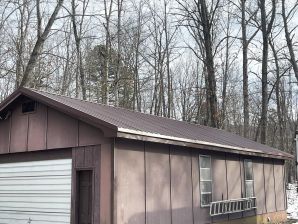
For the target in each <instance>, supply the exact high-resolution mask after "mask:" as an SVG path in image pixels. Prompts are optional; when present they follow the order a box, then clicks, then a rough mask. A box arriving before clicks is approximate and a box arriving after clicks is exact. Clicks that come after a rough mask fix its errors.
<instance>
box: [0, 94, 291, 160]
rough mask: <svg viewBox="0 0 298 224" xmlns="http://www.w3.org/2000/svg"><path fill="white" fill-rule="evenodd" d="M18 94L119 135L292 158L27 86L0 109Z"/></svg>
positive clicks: (224, 135)
mask: <svg viewBox="0 0 298 224" xmlns="http://www.w3.org/2000/svg"><path fill="white" fill-rule="evenodd" d="M20 94H23V95H26V96H28V97H31V98H35V99H36V100H39V101H41V102H43V103H46V104H48V105H50V106H53V107H56V108H57V109H59V108H60V109H62V110H63V112H69V113H70V114H71V115H73V116H78V117H81V116H87V117H88V118H89V120H94V121H96V122H97V123H99V124H101V125H104V126H105V127H107V128H110V129H112V130H115V132H116V134H117V136H119V137H127V136H129V135H134V136H143V137H150V138H159V139H161V140H162V139H163V140H170V141H171V142H185V143H191V144H193V145H195V144H198V145H201V146H204V145H206V146H213V147H217V148H219V149H220V148H225V149H228V150H231V151H233V152H242V154H245V152H247V153H254V154H259V155H260V156H269V157H276V158H278V157H279V158H292V157H293V156H292V155H290V154H288V153H285V152H282V151H280V150H277V149H274V148H272V147H269V146H266V145H263V144H260V143H257V142H254V141H252V140H249V139H246V138H244V137H241V136H239V135H236V134H232V133H229V132H226V131H223V130H219V129H215V128H210V127H206V126H202V125H196V124H191V123H186V122H182V121H177V120H173V119H168V118H163V117H158V116H154V115H149V114H144V113H140V112H135V111H131V110H127V109H123V108H118V107H112V106H106V105H102V104H97V103H92V102H88V101H83V100H79V99H74V98H70V97H66V96H61V95H56V94H52V93H47V92H42V91H37V90H32V89H27V88H20V89H19V90H17V91H16V92H14V93H13V94H12V95H11V96H10V97H8V98H7V99H6V100H5V101H4V102H2V103H1V104H0V111H2V110H3V109H4V108H5V107H6V106H7V105H8V104H10V102H12V101H13V100H14V99H15V98H16V97H18V96H19V95H20ZM218 151H220V150H218Z"/></svg>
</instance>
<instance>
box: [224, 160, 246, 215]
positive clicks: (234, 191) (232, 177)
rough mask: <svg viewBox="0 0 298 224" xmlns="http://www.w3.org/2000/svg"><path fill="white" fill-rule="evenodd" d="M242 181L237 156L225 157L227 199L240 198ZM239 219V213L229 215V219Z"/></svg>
mask: <svg viewBox="0 0 298 224" xmlns="http://www.w3.org/2000/svg"><path fill="white" fill-rule="evenodd" d="M242 179H243V177H242V175H241V162H240V160H239V156H236V155H227V188H228V198H229V199H238V198H241V197H242V188H241V187H242ZM241 217H242V213H241V212H238V213H235V214H230V215H229V219H238V218H241Z"/></svg>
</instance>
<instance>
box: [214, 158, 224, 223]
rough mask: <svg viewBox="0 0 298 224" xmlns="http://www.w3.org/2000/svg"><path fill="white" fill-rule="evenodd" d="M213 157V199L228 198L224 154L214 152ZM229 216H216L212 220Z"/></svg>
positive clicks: (220, 219) (219, 219)
mask: <svg viewBox="0 0 298 224" xmlns="http://www.w3.org/2000/svg"><path fill="white" fill-rule="evenodd" d="M211 158H212V168H211V169H212V179H213V181H212V201H222V200H227V199H228V196H227V192H228V189H227V169H226V160H225V155H224V154H220V155H217V154H214V155H212V156H211ZM227 219H228V216H227V215H223V216H214V217H213V218H212V221H223V220H227Z"/></svg>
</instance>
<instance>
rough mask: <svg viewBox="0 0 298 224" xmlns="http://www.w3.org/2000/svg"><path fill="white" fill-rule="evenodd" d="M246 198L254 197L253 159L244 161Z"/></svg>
mask: <svg viewBox="0 0 298 224" xmlns="http://www.w3.org/2000/svg"><path fill="white" fill-rule="evenodd" d="M244 184H245V197H246V198H250V197H254V177H253V163H252V160H251V159H245V160H244Z"/></svg>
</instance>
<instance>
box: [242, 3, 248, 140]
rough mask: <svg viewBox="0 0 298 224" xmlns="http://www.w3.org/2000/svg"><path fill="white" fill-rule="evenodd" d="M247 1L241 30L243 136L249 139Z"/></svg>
mask: <svg viewBox="0 0 298 224" xmlns="http://www.w3.org/2000/svg"><path fill="white" fill-rule="evenodd" d="M245 3H246V0H241V29H242V58H243V59H242V60H243V61H242V76H243V117H244V124H243V134H244V137H246V138H247V137H249V97H248V68H247V67H248V66H247V64H248V57H247V49H248V42H247V34H246V16H245V12H246V11H245V10H246V6H245Z"/></svg>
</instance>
